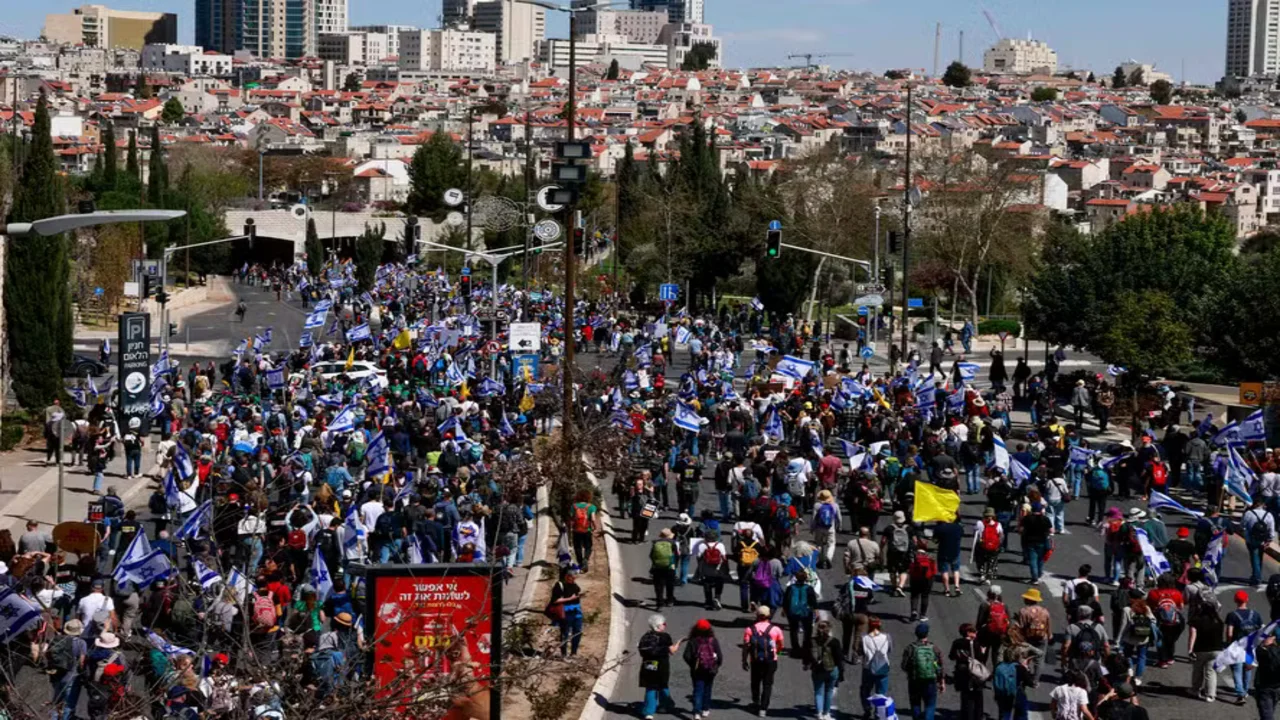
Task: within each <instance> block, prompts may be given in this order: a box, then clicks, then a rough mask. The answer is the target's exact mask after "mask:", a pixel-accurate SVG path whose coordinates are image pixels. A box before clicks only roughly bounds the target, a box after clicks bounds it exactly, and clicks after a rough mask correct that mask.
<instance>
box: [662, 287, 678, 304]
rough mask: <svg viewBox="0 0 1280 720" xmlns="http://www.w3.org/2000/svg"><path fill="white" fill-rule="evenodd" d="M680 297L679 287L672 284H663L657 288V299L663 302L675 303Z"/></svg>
mask: <svg viewBox="0 0 1280 720" xmlns="http://www.w3.org/2000/svg"><path fill="white" fill-rule="evenodd" d="M679 297H680V286H679V285H676V284H674V283H663V284H662V285H659V286H658V299H659V300H662V301H663V302H675V301H676V300H677V299H679Z"/></svg>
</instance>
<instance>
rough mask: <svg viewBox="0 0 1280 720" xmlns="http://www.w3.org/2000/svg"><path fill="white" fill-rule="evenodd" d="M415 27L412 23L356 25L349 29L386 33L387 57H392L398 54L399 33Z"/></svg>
mask: <svg viewBox="0 0 1280 720" xmlns="http://www.w3.org/2000/svg"><path fill="white" fill-rule="evenodd" d="M417 29H418V28H416V27H413V26H412V25H358V26H356V27H353V28H351V31H352V32H363V33H378V34H379V35H386V36H387V57H394V56H397V55H399V54H400V33H402V32H410V31H413V30H417Z"/></svg>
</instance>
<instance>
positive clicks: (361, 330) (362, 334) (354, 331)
mask: <svg viewBox="0 0 1280 720" xmlns="http://www.w3.org/2000/svg"><path fill="white" fill-rule="evenodd" d="M372 337H373V333H372V332H370V330H369V323H361V324H359V325H357V326H355V327H353V328H351V329H350V330H348V331H347V342H359V341H361V340H369V339H371V338H372Z"/></svg>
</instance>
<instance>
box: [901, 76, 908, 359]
mask: <svg viewBox="0 0 1280 720" xmlns="http://www.w3.org/2000/svg"><path fill="white" fill-rule="evenodd" d="M906 122H907V168H906V174H905V176H904V179H905V182H904V183H903V185H902V347H901V348H900V350H901V353H900V354H899V357H901V358H902V359H903V362H906V357H907V332H908V328H907V326H908V325H910V324H911V323H909V322H907V304H908V303H909V302H910V292H911V291H910V289H909V288H908V286H909V285H910V282H909V280H910V277H911V264H910V262H911V83H910V82H908V83H907V118H906Z"/></svg>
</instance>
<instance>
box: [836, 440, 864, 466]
mask: <svg viewBox="0 0 1280 720" xmlns="http://www.w3.org/2000/svg"><path fill="white" fill-rule="evenodd" d="M840 442H848V441H846V440H841V441H840ZM869 457H871V455H870V454H868V453H864V452H860V453H853V454H850V455H849V470H850V471H851V472H858V471H860V470H864V469H866V468H864V467H863V466H864V465H866V463H867V459H868V458H869Z"/></svg>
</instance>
